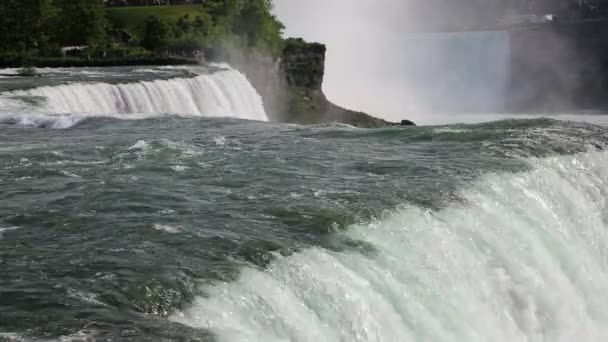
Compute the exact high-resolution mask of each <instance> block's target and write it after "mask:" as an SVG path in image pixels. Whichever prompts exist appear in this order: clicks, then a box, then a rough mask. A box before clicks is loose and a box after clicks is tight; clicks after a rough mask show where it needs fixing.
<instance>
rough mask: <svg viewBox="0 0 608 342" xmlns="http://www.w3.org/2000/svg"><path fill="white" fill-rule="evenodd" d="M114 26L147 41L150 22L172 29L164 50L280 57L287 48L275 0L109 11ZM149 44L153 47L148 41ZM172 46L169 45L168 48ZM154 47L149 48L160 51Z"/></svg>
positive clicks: (214, 0)
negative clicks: (221, 50)
mask: <svg viewBox="0 0 608 342" xmlns="http://www.w3.org/2000/svg"><path fill="white" fill-rule="evenodd" d="M107 15H108V19H109V21H110V23H112V24H113V25H114V27H116V28H120V29H124V30H126V31H127V32H129V33H130V34H132V35H134V36H136V37H138V38H140V39H142V41H144V40H146V39H145V37H144V36H145V35H146V30H147V27H148V25H149V22H148V20H149V18H150V17H156V18H158V19H160V20H161V21H163V22H164V23H166V24H168V25H169V26H171V28H172V29H171V31H172V34H170V35H169V37H168V39H169V42H163V44H160V45H163V48H167V47H168V48H169V49H170V50H171V51H173V52H178V53H179V52H181V51H183V50H184V49H185V48H186V47H192V48H196V49H197V50H201V49H205V48H211V47H214V48H221V47H223V46H229V47H231V48H235V47H236V48H241V49H250V48H251V49H256V50H263V51H267V52H270V53H272V54H273V55H275V56H278V55H279V54H280V53H281V50H282V48H283V40H282V38H281V35H282V31H283V29H284V26H283V24H281V23H280V22H279V21H278V20H277V18H276V17H275V16H274V15H273V14H272V1H271V0H206V1H205V2H204V3H203V4H202V5H180V6H150V7H116V8H108V9H107ZM148 43H150V42H149V41H148ZM164 43H168V44H164ZM152 45H153V44H147V45H145V46H146V48H150V49H154V50H158V47H153V46H152Z"/></svg>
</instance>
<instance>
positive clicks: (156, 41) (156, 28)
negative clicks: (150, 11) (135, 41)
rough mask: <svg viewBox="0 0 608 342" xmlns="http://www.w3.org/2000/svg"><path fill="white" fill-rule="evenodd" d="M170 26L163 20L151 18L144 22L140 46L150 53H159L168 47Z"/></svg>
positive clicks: (170, 33)
mask: <svg viewBox="0 0 608 342" xmlns="http://www.w3.org/2000/svg"><path fill="white" fill-rule="evenodd" d="M172 34H173V33H172V31H171V26H169V24H168V23H166V22H165V21H164V20H162V19H160V18H158V17H155V16H152V17H149V18H148V19H147V20H146V25H145V28H144V36H143V39H142V42H141V43H142V46H143V47H144V48H146V49H148V50H151V51H160V50H163V49H166V48H167V47H168V46H169V40H170V38H171V35H172Z"/></svg>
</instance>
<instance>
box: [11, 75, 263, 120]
mask: <svg viewBox="0 0 608 342" xmlns="http://www.w3.org/2000/svg"><path fill="white" fill-rule="evenodd" d="M31 97H39V98H42V99H44V101H43V103H42V104H39V105H38V106H36V105H33V104H31V103H27V102H23V101H22V100H20V98H31ZM15 113H18V114H15ZM169 114H171V115H181V116H201V117H234V118H240V119H248V120H259V121H267V120H268V118H267V117H266V114H265V112H264V106H263V103H262V99H261V97H260V95H259V94H258V93H257V92H256V91H255V89H254V88H253V86H252V85H251V84H250V83H249V81H247V79H246V78H245V76H244V75H243V74H241V73H239V72H238V71H236V70H232V69H229V70H223V71H218V72H215V73H213V74H209V75H200V76H196V77H192V78H175V79H170V80H156V81H149V82H137V83H127V84H108V83H74V84H67V85H59V86H52V87H51V86H48V87H39V88H34V89H30V90H21V91H14V92H8V93H3V94H0V119H5V120H6V119H14V120H17V121H18V123H20V124H22V125H34V126H45V127H51V128H66V127H71V126H73V125H74V124H75V123H77V122H80V121H81V120H82V119H83V118H87V117H91V116H93V117H95V116H109V117H114V118H121V119H122V118H124V119H143V118H149V117H154V116H159V115H169Z"/></svg>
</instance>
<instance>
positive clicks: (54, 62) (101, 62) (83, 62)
mask: <svg viewBox="0 0 608 342" xmlns="http://www.w3.org/2000/svg"><path fill="white" fill-rule="evenodd" d="M23 64H24V63H23V61H17V60H15V61H2V62H0V68H21V67H23ZM28 64H31V66H33V67H36V68H69V67H113V66H136V65H198V64H199V60H197V59H194V58H186V57H144V58H108V59H100V58H92V59H84V58H39V59H33V60H32V61H29V62H28Z"/></svg>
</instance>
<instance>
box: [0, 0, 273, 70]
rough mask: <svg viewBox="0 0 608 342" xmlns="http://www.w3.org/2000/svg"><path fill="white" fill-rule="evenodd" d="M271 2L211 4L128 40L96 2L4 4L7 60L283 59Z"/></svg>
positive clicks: (0, 12) (1, 34) (0, 41)
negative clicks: (77, 56)
mask: <svg viewBox="0 0 608 342" xmlns="http://www.w3.org/2000/svg"><path fill="white" fill-rule="evenodd" d="M272 7H273V2H272V0H206V1H205V2H204V3H202V4H201V5H200V7H199V8H198V10H197V11H195V12H193V13H188V14H185V15H183V16H182V17H180V18H179V19H178V20H176V21H167V20H165V19H163V18H161V17H158V16H150V17H148V18H147V19H146V20H145V22H144V24H143V25H144V28H143V34H142V36H141V37H137V38H136V39H124V36H125V34H126V33H125V32H124V31H121V27H117V26H120V25H115V24H114V23H112V22H111V21H110V20H108V17H107V13H106V10H105V8H104V7H103V6H101V5H100V4H99V2H98V1H97V0H70V1H66V0H2V1H0V25H1V26H0V27H2V28H3V29H2V30H0V62H1V61H2V58H4V59H7V58H9V59H10V58H33V59H35V58H53V57H55V58H58V57H62V56H63V54H64V52H63V51H62V47H68V46H79V47H85V49H86V52H85V54H86V55H88V56H94V57H96V58H106V57H118V58H120V57H125V56H129V55H158V54H166V53H184V52H191V51H194V50H202V49H206V48H212V47H222V46H224V45H231V46H234V47H238V48H243V49H258V50H265V51H268V52H270V53H273V54H275V55H276V54H279V53H280V51H281V49H282V44H283V40H282V37H281V36H282V30H283V28H284V27H283V25H282V24H281V23H280V22H279V20H277V18H276V17H275V16H274V15H273V14H272Z"/></svg>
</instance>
